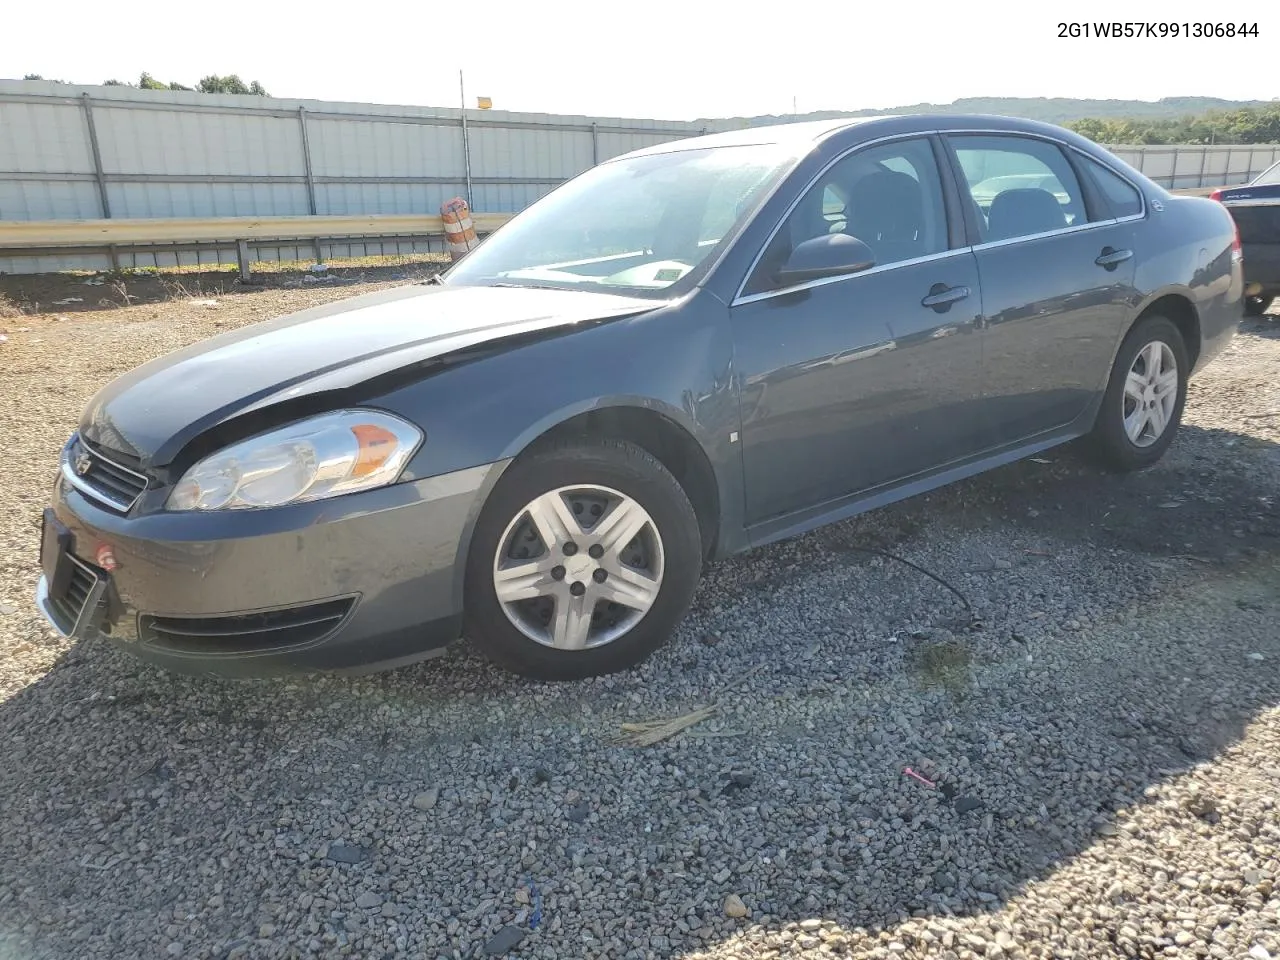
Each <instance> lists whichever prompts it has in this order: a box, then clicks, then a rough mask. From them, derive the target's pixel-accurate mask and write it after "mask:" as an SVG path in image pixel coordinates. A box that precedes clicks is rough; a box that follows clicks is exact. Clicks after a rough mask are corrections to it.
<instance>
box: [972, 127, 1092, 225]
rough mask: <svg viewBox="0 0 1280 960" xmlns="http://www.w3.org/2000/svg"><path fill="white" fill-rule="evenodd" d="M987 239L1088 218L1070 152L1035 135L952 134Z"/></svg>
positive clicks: (973, 203) (978, 218) (1080, 222)
mask: <svg viewBox="0 0 1280 960" xmlns="http://www.w3.org/2000/svg"><path fill="white" fill-rule="evenodd" d="M950 139H951V143H952V146H953V147H954V148H955V152H956V158H957V159H958V160H959V161H960V169H961V172H962V173H963V175H964V181H965V186H966V187H967V188H968V191H969V196H970V197H971V199H972V206H973V209H974V211H975V213H976V215H977V220H978V229H979V233H980V234H981V239H982V240H983V241H985V242H992V241H996V240H1012V239H1015V238H1017V237H1027V236H1033V235H1035V234H1039V233H1050V232H1052V231H1054V230H1063V229H1066V228H1067V227H1071V226H1075V225H1077V224H1082V223H1085V222H1086V221H1087V220H1088V217H1087V216H1086V215H1085V208H1084V199H1083V194H1082V192H1081V190H1080V183H1079V181H1078V180H1077V179H1076V175H1075V172H1074V171H1073V170H1072V169H1071V164H1070V163H1068V162H1067V158H1066V155H1065V154H1063V152H1062V151H1061V150H1060V149H1059V148H1058V147H1056V146H1055V145H1054V144H1052V143H1049V142H1047V141H1044V140H1036V139H1032V138H1029V137H1005V136H955V137H951V138H950Z"/></svg>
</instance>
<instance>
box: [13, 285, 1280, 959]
mask: <svg viewBox="0 0 1280 960" xmlns="http://www.w3.org/2000/svg"><path fill="white" fill-rule="evenodd" d="M316 286H317V285H311V286H308V287H305V288H304V287H296V288H287V289H269V290H260V291H254V292H244V293H231V294H226V295H223V296H220V297H218V298H217V302H216V303H215V304H213V305H200V304H198V303H196V302H194V301H193V300H189V299H177V300H174V301H172V302H165V303H156V304H153V303H141V304H135V305H133V306H129V307H125V308H121V309H111V310H106V309H104V310H88V309H86V310H85V311H84V312H82V313H78V314H70V315H65V316H66V317H67V318H66V319H63V320H57V319H55V317H56V316H58V315H57V314H51V313H36V314H31V315H17V316H14V317H12V318H10V319H7V320H5V319H0V330H2V331H4V332H5V333H6V335H7V337H8V339H7V341H6V342H3V343H0V370H2V371H3V374H0V377H2V378H3V388H2V389H3V392H4V397H3V399H4V431H3V433H4V436H5V446H6V448H7V453H8V454H9V456H8V457H6V458H5V460H4V461H3V462H0V548H2V549H0V744H2V745H3V754H2V755H0V756H3V763H2V764H0V960H32V958H37V957H40V958H43V957H58V958H64V957H65V958H72V957H75V958H79V957H112V958H116V957H169V956H173V957H178V956H184V957H216V958H229V957H310V956H326V957H327V956H353V957H371V958H382V957H401V956H404V957H425V958H429V960H436V958H439V957H451V958H464V957H475V956H502V955H506V956H512V957H529V958H532V957H539V958H576V957H611V958H667V957H686V958H719V960H723V958H765V957H791V956H847V957H890V956H904V957H926V956H928V957H953V958H961V957H977V956H983V957H1079V958H1086V957H1087V958H1094V957H1112V956H1115V957H1156V956H1168V957H1183V956H1185V957H1201V956H1206V957H1219V958H1245V957H1252V958H1254V960H1266V958H1268V957H1280V809H1278V804H1280V712H1277V710H1276V705H1277V702H1280V509H1278V507H1277V497H1278V496H1280V482H1278V481H1280V319H1278V318H1271V319H1264V320H1262V321H1255V322H1250V323H1248V324H1246V326H1245V328H1244V330H1243V332H1242V334H1241V336H1240V337H1238V338H1237V340H1236V342H1235V344H1234V346H1233V347H1232V349H1231V350H1230V352H1229V353H1228V354H1226V355H1225V356H1223V357H1222V358H1220V359H1219V360H1218V361H1217V362H1216V363H1215V364H1214V365H1213V366H1212V367H1211V368H1210V370H1209V371H1207V372H1206V373H1205V374H1204V375H1203V376H1202V377H1201V378H1199V379H1198V380H1197V381H1196V382H1195V383H1194V385H1193V392H1192V397H1191V400H1190V402H1189V404H1188V409H1187V416H1186V420H1187V422H1186V424H1185V425H1184V431H1183V434H1182V436H1181V438H1180V439H1179V441H1178V442H1177V443H1176V444H1175V445H1174V448H1173V449H1172V450H1171V452H1170V454H1169V456H1167V457H1166V458H1165V460H1164V461H1163V462H1162V463H1161V464H1160V465H1158V466H1157V467H1156V468H1154V469H1152V470H1149V471H1147V472H1145V473H1142V474H1139V475H1133V476H1128V477H1114V476H1105V475H1102V474H1099V473H1098V472H1097V471H1096V470H1094V469H1093V468H1091V467H1089V466H1087V465H1085V464H1084V463H1083V462H1082V461H1081V460H1080V459H1079V458H1078V457H1077V456H1076V455H1074V454H1073V453H1072V452H1071V451H1069V450H1055V451H1051V452H1050V453H1048V454H1047V455H1046V456H1045V457H1044V458H1042V459H1044V460H1046V461H1048V462H1043V463H1042V462H1036V461H1026V462H1023V463H1020V464H1015V465H1013V466H1011V467H1008V468H1005V469H1002V470H1000V471H997V472H995V473H993V474H989V475H987V476H985V477H981V478H978V479H976V480H974V481H970V482H967V483H964V484H961V485H959V486H956V487H954V488H951V489H949V490H946V491H943V492H940V493H936V494H933V495H930V496H927V497H921V498H917V499H915V500H912V501H909V502H907V503H904V504H900V505H898V506H896V507H893V508H890V509H887V510H883V511H880V512H877V513H875V514H872V515H868V516H866V517H862V518H858V519H856V520H853V521H850V522H846V523H842V524H838V525H836V526H833V527H829V528H827V529H824V530H821V531H817V532H815V533H813V534H810V535H807V536H805V537H802V538H799V539H797V540H793V541H790V542H787V543H783V544H780V545H777V546H774V547H770V548H767V549H762V550H759V551H755V552H753V553H751V554H749V555H747V556H743V557H740V558H736V559H734V560H732V561H729V562H726V563H722V564H719V565H717V566H716V567H714V568H713V569H711V570H709V571H708V572H707V575H706V577H705V578H704V582H703V584H702V586H701V588H700V591H699V595H698V599H697V601H696V603H695V607H694V610H693V613H692V614H691V616H690V618H689V619H688V621H687V622H686V623H685V624H684V625H683V626H682V628H681V629H680V631H679V634H678V635H677V636H676V637H675V638H674V640H673V642H672V643H671V645H670V646H669V647H668V648H666V649H665V650H664V651H663V652H662V653H661V654H660V655H659V656H657V657H656V658H654V659H653V660H652V661H651V662H650V663H648V664H646V665H645V666H644V667H642V668H641V669H639V670H637V671H635V672H633V673H630V674H624V675H618V676H614V677H610V678H604V679H599V680H594V681H588V682H582V683H575V684H570V685H536V684H531V683H527V682H523V681H519V680H516V679H513V678H511V677H508V676H506V675H504V674H501V673H499V672H498V671H496V670H495V669H493V668H491V667H489V666H488V665H487V664H485V663H484V662H482V661H480V660H479V659H478V658H476V657H475V656H474V655H472V654H470V653H469V652H467V651H466V649H465V648H463V649H460V650H459V651H458V652H456V653H454V654H451V655H449V656H448V657H446V658H442V659H440V660H436V661H432V662H429V663H426V664H422V665H419V666H416V667H413V668H409V669H405V670H401V671H398V672H395V673H390V674H385V675H380V676H375V677H369V678H363V679H335V678H316V679H308V680H305V681H292V682H285V681H276V682H247V683H230V682H221V681H214V680H198V679H188V678H182V677H176V676H171V675H168V674H164V673H161V672H159V671H157V670H154V669H152V668H149V667H146V666H143V665H140V664H138V663H136V662H134V661H133V660H131V659H128V658H125V657H123V656H121V655H119V654H116V653H115V652H113V651H112V650H110V649H109V648H107V647H106V646H104V645H102V644H98V643H86V644H80V645H76V646H69V645H67V644H65V643H64V642H61V641H59V640H57V639H55V638H54V637H53V636H52V635H51V634H50V633H49V632H48V631H47V630H46V629H45V628H44V627H43V626H42V624H41V622H40V621H39V620H38V618H37V617H36V616H35V615H34V613H33V612H32V609H31V604H30V594H31V591H32V589H33V586H34V582H35V579H36V575H37V574H36V570H37V556H36V548H37V543H36V540H37V537H38V515H39V508H40V506H41V505H42V503H43V500H44V497H45V496H46V493H47V490H48V486H49V482H50V478H51V476H52V472H53V465H54V458H55V454H56V451H57V450H58V448H59V446H60V445H61V443H62V442H63V440H64V439H65V437H66V435H67V434H68V432H69V431H70V430H71V429H72V428H73V425H74V423H75V420H76V418H77V416H78V414H79V412H80V409H81V407H82V406H83V404H84V402H85V401H86V400H87V399H88V398H89V397H90V396H91V395H92V393H93V392H94V391H95V390H96V389H97V388H98V387H99V386H100V385H101V384H103V383H104V382H105V381H107V380H108V379H110V378H111V377H113V376H115V375H117V374H118V373H121V372H124V371H125V370H127V369H129V368H131V367H133V366H135V365H137V364H138V363H140V362H142V361H143V360H145V359H147V358H149V357H151V356H154V355H156V354H158V353H160V352H164V351H167V350H169V349H173V348H176V347H178V346H180V345H182V344H185V343H188V342H190V341H192V340H195V339H198V338H201V337H204V336H208V335H210V334H212V333H214V332H216V331H217V330H219V329H226V328H227V327H229V326H234V325H236V324H240V323H245V322H250V321H252V320H256V319H262V318H264V317H266V316H269V315H272V314H275V313H279V312H284V311H285V310H292V309H298V308H300V307H302V306H305V305H309V304H310V303H314V302H319V301H320V300H323V299H331V298H333V297H336V296H338V295H346V294H350V293H354V292H361V291H363V290H365V289H369V288H371V286H373V284H364V285H352V286H349V287H345V288H343V289H342V290H334V289H316V288H315V287H316ZM68 289H71V290H72V291H73V292H72V294H71V295H75V294H74V290H73V288H68ZM862 547H876V548H882V549H887V550H890V551H892V552H895V553H898V554H900V555H902V556H905V557H908V558H910V559H911V560H913V561H915V562H917V563H920V564H922V565H924V566H926V567H928V568H929V569H931V570H933V571H936V572H937V573H939V574H941V575H942V576H944V577H945V578H947V579H948V580H949V581H950V582H951V583H953V584H954V585H955V586H956V587H957V588H958V589H959V590H960V591H961V592H962V593H963V594H965V596H966V597H967V598H968V599H969V601H970V602H971V604H972V608H973V611H972V614H969V613H967V612H966V611H965V609H964V608H963V607H962V605H961V604H960V603H959V601H958V600H957V599H956V598H955V597H954V596H952V595H951V594H949V593H948V592H947V591H946V590H944V589H943V588H942V587H940V586H939V585H938V584H936V583H934V582H933V581H931V580H929V579H927V578H925V577H923V576H921V575H920V574H918V573H916V572H915V571H913V570H911V569H909V568H907V567H905V566H903V565H901V564H898V563H896V562H893V561H890V560H886V559H885V558H883V557H881V556H877V555H874V554H868V553H865V552H863V551H862V550H860V549H859V548H862ZM711 701H715V702H717V703H718V704H719V710H718V712H717V713H716V714H715V715H713V716H712V717H711V719H709V720H707V721H705V722H703V723H701V724H699V725H697V726H695V727H693V728H692V729H691V730H690V731H688V732H686V733H684V734H682V735H681V736H679V737H677V738H675V739H673V740H671V741H668V742H665V743H662V744H659V745H657V746H653V747H647V748H635V747H629V746H619V745H616V744H615V743H613V742H612V738H613V737H614V735H615V734H616V733H617V732H618V731H619V728H620V725H621V724H623V723H625V722H630V721H642V720H651V719H655V718H663V717H670V716H675V715H679V714H682V713H685V712H687V711H689V710H691V709H692V708H693V707H695V706H698V705H700V704H706V703H708V702H711ZM906 766H910V767H911V768H912V769H913V770H914V771H917V772H919V773H920V774H921V775H922V776H923V777H924V778H925V779H926V780H928V781H930V783H931V784H932V786H930V785H926V784H925V783H923V782H921V781H919V780H916V779H913V778H912V777H910V776H907V775H905V774H904V773H903V768H904V767H906Z"/></svg>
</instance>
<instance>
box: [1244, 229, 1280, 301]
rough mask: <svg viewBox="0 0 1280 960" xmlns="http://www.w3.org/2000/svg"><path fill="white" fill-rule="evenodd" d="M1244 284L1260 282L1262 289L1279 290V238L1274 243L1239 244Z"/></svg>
mask: <svg viewBox="0 0 1280 960" xmlns="http://www.w3.org/2000/svg"><path fill="white" fill-rule="evenodd" d="M1241 250H1242V252H1243V253H1244V279H1245V283H1246V284H1254V283H1257V284H1261V285H1262V288H1263V290H1264V291H1271V292H1276V291H1280V240H1278V241H1277V242H1276V243H1245V244H1241Z"/></svg>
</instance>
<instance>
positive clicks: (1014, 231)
mask: <svg viewBox="0 0 1280 960" xmlns="http://www.w3.org/2000/svg"><path fill="white" fill-rule="evenodd" d="M1065 226H1067V215H1066V214H1065V213H1063V211H1062V205H1061V204H1059V203H1058V198H1057V197H1055V196H1054V195H1053V194H1052V193H1050V192H1049V191H1048V190H1041V189H1040V188H1038V187H1019V188H1016V189H1013V190H1004V191H1001V192H1000V193H998V194H996V197H995V199H994V200H992V201H991V209H990V210H989V211H987V236H986V239H987V240H988V241H993V240H1008V239H1010V238H1011V237H1026V236H1030V235H1031V234H1035V233H1046V232H1048V231H1050V230H1061V229H1062V228H1063V227H1065Z"/></svg>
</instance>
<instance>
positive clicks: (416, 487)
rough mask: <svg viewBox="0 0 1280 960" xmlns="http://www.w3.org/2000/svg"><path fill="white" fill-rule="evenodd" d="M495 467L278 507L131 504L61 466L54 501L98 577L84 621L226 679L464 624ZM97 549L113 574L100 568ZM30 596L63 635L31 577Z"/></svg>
mask: <svg viewBox="0 0 1280 960" xmlns="http://www.w3.org/2000/svg"><path fill="white" fill-rule="evenodd" d="M503 466H505V463H497V464H487V465H484V466H480V467H474V468H471V469H468V470H461V471H458V472H456V473H451V474H445V475H442V476H438V477H432V478H428V479H425V480H418V481H413V482H409V483H402V484H397V485H395V486H392V487H387V488H384V489H381V490H374V491H370V492H368V493H360V494H351V495H348V496H344V497H337V498H334V499H332V500H327V501H318V502H316V503H310V504H299V505H296V506H292V507H285V508H280V509H272V510H264V511H228V512H226V513H222V514H218V513H208V514H195V513H185V514H184V513H153V514H150V515H146V516H136V517H130V516H121V515H119V514H117V513H113V512H112V511H110V510H108V509H104V508H103V507H101V506H100V505H98V504H96V503H95V502H94V501H92V500H90V499H88V498H86V497H84V496H83V495H82V494H80V493H79V492H77V491H76V490H75V489H74V488H73V487H71V485H70V484H68V483H66V482H65V481H64V480H63V479H61V478H59V480H58V482H57V484H56V486H55V494H54V502H53V514H54V516H55V517H56V518H57V519H58V520H59V521H60V522H61V523H62V524H64V525H65V526H66V527H67V528H68V530H69V531H70V533H71V537H72V544H73V545H72V552H73V554H74V555H75V556H76V557H77V558H79V559H80V560H81V561H82V566H84V565H86V564H87V565H89V566H90V567H92V568H93V570H95V571H96V572H97V573H98V574H99V576H102V577H104V578H105V581H106V585H105V590H104V592H103V595H102V599H101V602H100V603H99V604H98V605H97V607H96V609H95V610H94V611H93V613H92V616H86V617H83V618H81V624H82V629H81V631H80V633H81V635H86V636H94V635H97V636H101V637H103V638H104V639H106V640H108V641H110V642H111V643H113V644H115V645H117V646H118V647H120V648H121V649H124V650H126V651H128V652H129V653H131V654H133V655H135V656H137V657H139V658H141V659H144V660H147V661H150V662H152V663H155V664H158V665H160V666H162V667H165V668H167V669H170V670H174V671H177V672H180V673H188V674H213V675H217V676H232V677H253V676H270V675H280V674H294V673H305V672H311V671H316V670H339V671H360V672H363V671H367V670H376V669H383V668H387V667H391V666H397V665H399V664H402V663H406V662H411V661H413V660H416V659H421V658H423V657H425V656H430V655H431V654H432V653H433V652H437V651H439V650H440V649H441V648H443V647H444V646H446V645H448V644H449V643H450V642H452V641H453V640H456V639H457V638H458V636H459V635H460V633H461V625H462V571H463V566H464V562H465V551H466V546H467V544H468V542H469V540H470V537H471V530H472V528H473V526H474V523H475V519H476V516H477V515H478V513H479V509H480V505H481V504H482V502H483V499H484V496H485V495H486V494H487V493H488V490H489V488H490V487H491V486H492V483H493V481H495V480H496V479H497V476H498V475H499V474H500V473H501V469H502V467H503ZM103 547H107V548H109V549H110V552H111V554H112V557H113V563H112V565H113V566H114V567H115V569H114V570H112V571H111V572H110V573H109V574H107V573H105V571H102V570H101V568H100V567H98V566H97V564H98V563H101V562H103V561H101V559H100V558H99V550H100V548H103ZM36 605H37V607H38V608H39V610H40V612H41V613H42V614H43V615H44V617H45V619H46V620H48V621H49V622H50V624H51V625H52V626H53V627H54V628H55V629H56V630H58V631H59V632H60V633H63V634H64V635H65V634H68V633H70V632H71V631H70V630H69V627H70V624H69V623H68V621H67V618H66V616H65V611H64V613H63V615H62V616H60V615H59V605H58V604H55V603H53V602H51V600H50V597H49V584H48V581H47V580H46V579H45V577H43V576H42V577H41V578H40V582H39V584H38V585H37V588H36ZM309 611H318V612H319V613H322V614H323V616H320V615H319V614H317V615H315V616H310V615H308V612H309ZM86 623H87V626H85V624H86ZM281 624H285V627H284V628H283V629H282V628H281V626H280V625H281ZM175 625H176V627H175Z"/></svg>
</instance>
